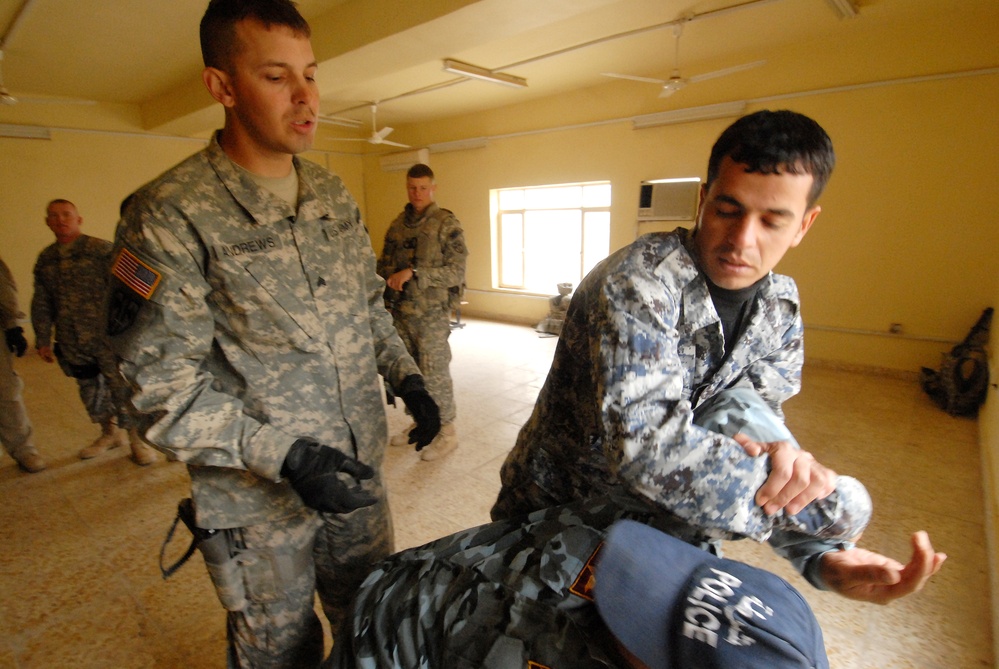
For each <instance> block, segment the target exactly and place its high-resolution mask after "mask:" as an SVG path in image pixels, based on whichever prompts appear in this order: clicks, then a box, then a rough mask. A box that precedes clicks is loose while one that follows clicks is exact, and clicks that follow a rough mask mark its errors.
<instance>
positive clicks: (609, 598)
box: [595, 520, 829, 669]
mask: <svg viewBox="0 0 999 669" xmlns="http://www.w3.org/2000/svg"><path fill="white" fill-rule="evenodd" d="M595 596H596V604H597V609H598V610H599V612H600V616H601V617H602V618H603V620H604V622H605V623H606V624H607V626H608V627H609V628H610V630H611V632H613V633H614V636H616V637H617V638H618V640H620V641H621V643H622V644H624V646H625V647H626V648H627V649H628V650H629V651H631V653H632V654H634V655H635V656H637V657H638V658H639V659H640V660H641V661H642V662H644V663H645V664H646V665H648V666H649V668H650V669H693V668H695V667H696V668H697V669H723V668H724V669H731V668H732V667H740V669H745V668H756V667H758V668H759V669H774V668H779V669H784V668H787V669H791V668H792V667H793V668H798V667H801V668H805V667H807V668H809V669H828V667H829V662H828V660H827V658H826V651H825V645H824V643H823V641H822V631H821V630H820V629H819V624H818V621H817V620H816V619H815V615H814V614H813V613H812V610H811V609H810V608H809V606H808V604H807V603H806V602H805V600H804V598H803V597H802V596H801V594H800V593H799V592H798V591H797V590H795V589H794V588H793V587H791V585H790V584H789V583H788V582H787V581H785V580H784V579H782V578H780V577H779V576H776V575H775V574H771V573H770V572H767V571H763V570H762V569H757V568H756V567H752V566H750V565H747V564H743V563H741V562H735V561H733V560H724V559H721V558H718V557H715V556H714V555H712V554H711V553H708V552H707V551H704V550H701V549H699V548H695V547H694V546H691V545H690V544H687V543H685V542H683V541H680V540H679V539H676V538H674V537H671V536H669V535H667V534H663V533H662V532H660V531H658V530H656V529H653V528H651V527H649V526H647V525H643V524H642V523H636V522H634V521H630V520H622V521H618V522H617V523H615V524H614V525H612V526H611V528H610V531H609V532H608V535H607V541H606V544H605V545H604V549H603V550H602V551H601V554H600V557H599V562H598V563H597V567H596V586H595Z"/></svg>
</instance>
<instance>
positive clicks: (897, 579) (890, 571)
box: [820, 532, 947, 604]
mask: <svg viewBox="0 0 999 669" xmlns="http://www.w3.org/2000/svg"><path fill="white" fill-rule="evenodd" d="M821 559H822V564H821V566H820V574H821V576H822V580H823V581H824V582H825V583H826V585H828V586H829V588H830V589H831V590H833V591H834V592H837V593H839V594H841V595H843V596H844V597H847V598H848V599H856V600H860V601H863V602H871V603H874V604H888V603H890V602H892V601H893V600H896V599H898V598H900V597H904V596H906V595H910V594H912V593H914V592H918V591H919V590H922V588H923V586H924V585H926V582H927V581H929V580H930V578H931V577H932V576H933V575H934V574H936V573H937V572H938V571H940V567H941V566H942V565H943V563H944V560H946V559H947V556H946V555H945V554H943V553H936V552H934V550H933V546H932V545H931V544H930V538H929V536H928V535H927V534H926V532H916V533H915V534H913V535H912V558H911V559H910V560H909V563H908V564H905V565H903V564H901V563H899V562H897V561H896V560H893V559H891V558H889V557H885V556H884V555H881V554H879V553H875V552H873V551H869V550H865V549H863V548H854V549H851V550H846V551H832V552H829V553H825V554H823V555H822V558H821Z"/></svg>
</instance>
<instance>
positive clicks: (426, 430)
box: [399, 374, 441, 451]
mask: <svg viewBox="0 0 999 669" xmlns="http://www.w3.org/2000/svg"><path fill="white" fill-rule="evenodd" d="M399 397H401V398H402V401H403V402H405V403H406V408H407V409H409V413H411V414H413V422H414V423H416V427H414V428H413V429H412V430H410V431H409V443H411V444H416V450H418V451H419V450H422V449H423V447H424V446H426V445H427V444H429V443H430V442H431V441H433V440H434V437H436V436H437V433H438V432H440V431H441V412H440V409H438V408H437V402H434V398H433V397H431V396H430V393H428V392H427V388H426V386H424V385H423V377H422V376H420V375H419V374H410V375H409V376H407V377H406V378H405V379H403V381H402V383H401V384H400V385H399Z"/></svg>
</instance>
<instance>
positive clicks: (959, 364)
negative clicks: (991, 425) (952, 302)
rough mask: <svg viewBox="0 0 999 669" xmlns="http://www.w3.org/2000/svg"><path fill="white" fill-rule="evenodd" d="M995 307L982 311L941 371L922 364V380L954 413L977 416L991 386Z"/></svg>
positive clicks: (941, 366)
mask: <svg viewBox="0 0 999 669" xmlns="http://www.w3.org/2000/svg"><path fill="white" fill-rule="evenodd" d="M991 323H992V307H989V308H988V309H986V310H985V311H983V312H982V315H981V317H980V318H979V319H978V322H977V323H975V326H974V327H973V328H971V332H969V333H968V336H967V337H965V338H964V341H962V342H961V343H960V344H958V345H957V346H955V347H954V348H952V349H951V350H950V353H944V355H943V362H942V364H941V365H940V371H939V372H937V371H935V370H932V369H930V368H929V367H923V368H922V372H921V373H920V375H919V383H920V385H922V387H923V390H925V391H926V394H927V395H929V396H930V397H931V398H932V399H933V401H934V402H936V403H937V404H938V405H940V408H941V409H943V410H944V411H946V412H947V413H949V414H950V415H951V416H974V415H976V414H977V413H978V407H980V406H981V404H982V402H984V401H985V394H986V393H987V392H988V389H989V360H988V354H987V353H986V352H985V345H986V344H987V343H988V341H989V326H990V325H991Z"/></svg>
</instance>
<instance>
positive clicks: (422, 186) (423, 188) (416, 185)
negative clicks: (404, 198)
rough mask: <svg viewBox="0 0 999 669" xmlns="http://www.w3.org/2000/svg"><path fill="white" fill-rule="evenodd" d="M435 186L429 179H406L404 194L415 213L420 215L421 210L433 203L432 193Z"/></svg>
mask: <svg viewBox="0 0 999 669" xmlns="http://www.w3.org/2000/svg"><path fill="white" fill-rule="evenodd" d="M436 190H437V186H436V185H435V184H434V182H433V181H431V180H430V177H419V178H418V179H413V178H412V177H406V194H407V195H408V196H409V203H410V204H411V205H413V209H415V210H416V213H418V214H422V213H423V210H424V209H426V208H427V207H429V206H430V203H431V202H433V201H434V192H435V191H436Z"/></svg>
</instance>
